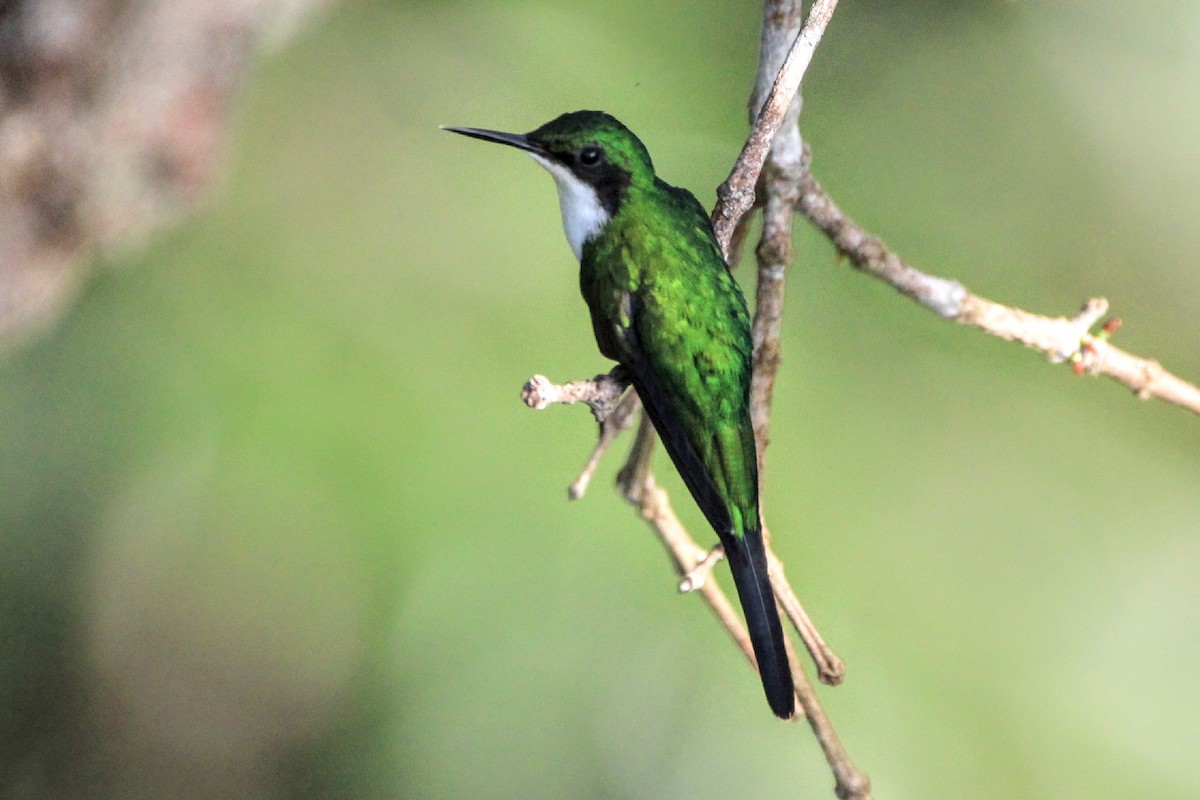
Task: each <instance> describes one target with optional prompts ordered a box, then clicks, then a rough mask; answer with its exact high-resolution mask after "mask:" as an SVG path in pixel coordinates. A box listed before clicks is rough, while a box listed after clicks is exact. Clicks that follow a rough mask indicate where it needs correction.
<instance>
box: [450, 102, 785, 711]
mask: <svg viewBox="0 0 1200 800" xmlns="http://www.w3.org/2000/svg"><path fill="white" fill-rule="evenodd" d="M445 130H448V131H451V132H453V133H460V134H462V135H464V136H470V137H473V138H476V139H482V140H484V141H487V142H497V143H499V144H504V145H508V146H510V147H515V148H516V149H518V150H523V151H525V152H526V153H528V154H529V155H530V156H532V157H533V160H534V161H536V162H537V163H538V164H540V165H541V166H542V167H544V168H545V169H546V170H547V171H548V172H549V173H550V175H551V177H552V178H553V179H554V183H555V185H556V186H557V189H558V203H559V209H560V211H561V212H562V224H563V231H564V232H565V233H566V236H567V243H568V244H569V245H570V247H571V252H573V253H574V254H575V258H576V259H577V260H578V261H579V288H580V291H581V293H582V294H583V298H584V300H585V301H586V302H587V306H588V310H589V312H590V314H591V321H592V331H593V333H594V334H595V337H596V344H597V345H598V346H599V348H600V352H601V353H602V354H603V355H604V356H605V357H607V358H610V359H612V360H614V361H616V362H617V363H618V364H619V365H620V366H621V368H622V369H623V370H624V372H625V374H626V375H627V376H628V378H629V380H630V382H631V383H632V385H633V388H634V389H635V390H636V391H637V393H638V396H639V397H640V398H641V401H642V406H643V407H644V408H645V410H646V413H647V414H648V415H649V417H650V421H651V422H652V423H653V425H654V428H655V430H656V431H657V433H658V436H659V439H661V440H662V443H663V445H664V447H665V448H666V450H667V454H668V455H669V456H670V457H671V460H672V461H673V462H674V464H675V467H676V468H677V469H678V470H679V474H680V476H681V477H682V478H683V482H684V484H685V485H686V486H687V488H688V490H689V492H691V495H692V497H693V498H694V499H695V501H696V504H697V505H698V506H699V507H700V510H701V511H702V512H703V513H704V516H705V518H706V519H707V520H708V523H709V524H710V525H712V527H713V530H714V531H716V534H717V537H718V539H719V540H720V542H721V546H722V548H723V549H724V551H725V558H726V560H727V561H728V562H729V567H730V570H731V572H732V574H733V582H734V585H735V586H736V587H737V593H738V598H739V599H740V600H741V605H742V612H743V614H744V615H745V617H746V627H747V629H748V630H749V632H750V641H751V644H752V645H753V648H754V655H755V660H756V661H757V662H758V671H759V676H760V677H761V679H762V684H763V689H764V691H765V692H766V695H767V703H768V704H769V705H770V707H771V710H772V711H773V712H774V713H775V714H776V715H777V716H779V717H781V718H783V719H788V718H790V717H791V716H792V715H793V713H794V711H795V696H794V689H793V685H792V674H791V669H790V667H789V664H788V657H787V651H786V650H785V648H784V639H783V628H782V626H781V625H780V621H779V612H778V610H777V608H776V606H775V595H774V593H773V591H772V590H771V582H770V579H769V578H768V576H767V557H766V549H765V547H764V545H763V538H762V522H761V519H760V517H759V508H758V454H757V450H756V445H755V441H754V430H753V427H752V426H751V424H750V374H751V351H752V349H753V343H752V339H751V335H750V315H749V312H748V311H747V309H746V299H745V297H744V296H743V295H742V290H741V288H740V287H739V286H738V284H737V281H736V280H735V279H734V277H733V275H732V274H731V273H730V271H729V267H728V266H727V264H726V263H725V258H724V256H723V255H722V254H721V248H720V246H719V245H718V244H717V240H716V236H715V235H714V234H713V229H712V224H711V223H710V222H709V218H708V214H706V213H705V211H704V207H703V206H701V205H700V202H699V201H698V200H697V199H696V198H695V196H694V195H692V194H691V192H688V191H687V190H686V189H680V188H677V187H675V186H671V185H670V184H668V183H666V182H664V181H663V180H662V179H661V178H659V177H658V175H657V174H656V173H655V171H654V164H653V162H652V161H651V160H650V153H649V152H648V151H647V150H646V146H645V145H644V144H642V141H641V140H640V139H638V137H637V136H635V135H634V134H633V132H632V131H630V130H629V129H628V128H626V127H625V126H624V125H622V124H621V123H620V122H618V121H617V120H616V119H615V118H613V117H612V116H610V115H608V114H606V113H604V112H601V111H575V112H571V113H568V114H563V115H561V116H559V117H556V118H555V119H553V120H551V121H550V122H547V123H546V124H544V125H542V126H541V127H539V128H536V129H534V130H532V131H530V132H529V133H524V134H519V133H502V132H500V131H493V130H486V129H482V128H457V127H449V126H447V127H445Z"/></svg>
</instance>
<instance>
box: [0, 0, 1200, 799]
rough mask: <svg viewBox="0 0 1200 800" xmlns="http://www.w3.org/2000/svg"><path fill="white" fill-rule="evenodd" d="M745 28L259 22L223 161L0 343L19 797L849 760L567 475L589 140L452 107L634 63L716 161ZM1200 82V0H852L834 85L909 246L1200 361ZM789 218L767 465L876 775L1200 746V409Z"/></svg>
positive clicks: (463, 782)
mask: <svg viewBox="0 0 1200 800" xmlns="http://www.w3.org/2000/svg"><path fill="white" fill-rule="evenodd" d="M758 27H759V7H758V5H757V4H752V3H745V4H733V3H726V2H715V1H714V0H709V1H708V2H697V3H691V4H688V5H687V7H686V9H684V8H681V7H680V6H679V5H678V4H671V3H646V2H613V3H604V4H595V3H592V4H578V5H572V6H567V5H564V4H557V3H549V2H516V3H511V2H510V3H499V2H493V3H443V2H437V3H416V2H406V3H383V2H375V3H368V2H363V3H352V4H349V5H347V6H344V7H341V8H340V9H337V10H335V11H334V12H331V13H330V14H328V15H327V16H326V17H325V18H324V19H323V20H320V21H318V22H317V24H314V25H312V26H310V28H309V29H308V30H307V31H306V33H304V34H303V35H302V36H301V37H300V39H299V40H298V41H297V42H295V43H294V44H293V45H292V46H290V47H289V48H288V49H286V50H285V51H283V52H281V53H278V54H276V55H275V56H273V57H271V58H269V59H268V60H267V61H266V62H265V63H264V64H263V65H262V66H261V68H260V69H259V70H258V71H257V72H256V74H255V77H254V79H253V81H252V84H251V85H250V87H249V88H248V91H247V92H246V93H245V95H244V98H243V103H242V107H241V113H240V115H239V118H238V122H237V127H236V130H235V131H234V136H233V140H232V143H231V147H230V152H229V158H228V168H227V181H226V185H225V186H224V187H222V188H221V189H220V190H219V191H218V192H217V193H216V195H215V197H214V199H213V201H212V202H211V203H210V204H209V206H208V207H207V208H206V210H204V211H203V212H202V213H201V214H199V215H198V216H197V217H194V218H193V219H192V220H191V221H189V222H187V223H186V224H184V225H182V226H180V227H178V228H176V229H175V230H174V231H173V232H170V233H167V234H165V235H162V236H160V237H159V238H158V239H156V241H155V242H154V243H152V245H151V246H149V247H148V248H146V249H144V250H142V251H139V252H136V253H131V254H128V255H127V257H126V258H125V259H124V260H123V261H122V262H121V263H114V264H109V265H106V268H105V269H103V270H101V271H100V272H99V273H98V274H97V276H96V277H95V278H94V279H93V280H92V281H91V282H90V283H89V285H88V286H87V287H86V289H85V291H84V294H83V296H82V297H81V298H80V301H79V302H78V304H77V306H76V307H75V308H74V309H73V311H72V313H71V314H70V315H69V317H68V318H67V319H66V320H65V321H64V322H63V323H62V324H61V325H59V326H58V327H57V328H56V329H55V330H54V331H52V332H51V333H50V334H49V335H48V336H46V337H44V338H43V339H42V340H41V341H39V342H37V343H36V344H35V345H33V346H32V347H29V348H27V349H25V350H24V351H23V352H21V353H19V354H16V355H13V356H9V357H7V358H6V360H5V361H4V362H3V363H2V364H0V441H3V442H4V443H5V445H4V447H3V451H2V453H0V519H2V529H0V535H2V537H3V538H2V542H0V544H2V549H0V604H2V605H0V781H2V784H3V785H2V794H3V795H4V796H7V797H24V798H43V797H56V798H59V797H106V798H107V797H112V798H127V797H128V798H141V797H178V798H202V797H214V798H215V797H241V798H285V797H319V798H324V797H330V798H333V797H346V798H375V797H379V798H383V797H389V798H394V797H420V798H429V799H430V800H433V799H435V798H462V797H500V798H507V797H520V798H562V797H576V798H618V797H654V798H684V797H687V798H694V797H730V796H736V797H748V798H749V797H753V798H784V797H796V796H800V797H832V791H831V787H832V778H831V777H830V776H829V774H828V772H827V770H826V769H825V767H824V764H823V761H822V758H821V755H820V753H819V751H818V749H817V747H816V745H815V743H814V742H813V741H812V738H811V736H810V734H809V731H808V729H807V726H805V725H803V724H800V725H795V726H790V727H789V726H785V725H782V724H780V723H777V722H776V721H775V720H774V719H773V718H772V717H771V715H770V714H769V712H768V710H767V708H766V706H765V704H764V702H763V700H762V697H761V690H760V688H759V686H758V683H757V681H756V680H755V679H754V678H753V677H752V675H751V674H750V672H749V670H747V669H746V667H745V665H744V663H742V660H741V657H740V656H739V655H738V654H737V653H736V652H735V650H734V649H733V648H732V647H731V646H730V645H729V643H728V642H727V641H726V639H725V637H724V634H723V633H722V632H721V631H720V630H719V628H718V627H717V626H716V625H715V624H714V623H713V621H712V620H711V619H710V616H709V614H708V613H707V612H706V611H705V609H704V608H703V607H702V604H701V603H700V602H699V601H698V600H696V599H693V598H687V597H684V598H680V597H679V596H677V595H676V594H675V592H674V578H673V577H672V575H671V572H670V569H669V567H668V565H667V561H666V559H665V558H664V556H663V555H662V553H661V551H660V548H659V546H658V544H657V543H656V542H655V541H654V540H653V539H652V537H651V536H650V535H649V533H648V532H647V530H646V529H645V528H644V526H643V525H642V523H641V522H640V521H639V520H638V519H637V518H636V517H635V515H634V514H633V513H632V512H631V510H630V509H629V508H627V507H625V506H624V505H623V504H622V502H621V501H620V500H619V499H618V497H617V496H616V495H615V494H614V493H613V492H611V491H610V490H609V488H608V486H609V483H610V481H611V478H612V476H613V474H614V471H615V469H616V466H617V465H618V463H619V460H620V458H619V456H613V457H610V459H609V460H608V462H607V463H606V464H605V465H604V467H603V468H602V470H601V473H600V475H599V476H598V478H597V480H596V481H595V482H594V484H593V487H592V490H591V492H590V494H589V495H588V496H587V497H586V498H585V499H583V500H581V501H580V502H577V503H574V504H571V503H568V502H567V500H566V493H565V487H566V485H567V484H568V483H569V482H570V480H571V479H572V478H573V476H574V474H575V472H576V470H577V469H578V467H579V466H580V465H581V464H582V461H583V459H584V458H585V456H586V454H587V452H588V450H589V448H590V446H591V444H592V441H593V433H594V424H593V422H592V420H591V418H590V416H589V415H588V413H587V412H586V411H585V410H583V409H564V408H554V409H551V410H548V411H545V412H542V413H534V412H531V411H529V410H527V409H525V408H524V407H523V406H522V405H521V404H520V403H519V402H518V400H517V394H518V391H519V389H520V387H521V384H522V383H523V382H524V381H525V379H526V378H527V377H528V376H530V375H531V374H533V373H535V372H540V373H544V374H546V375H549V376H551V377H552V378H555V379H559V380H566V379H570V378H578V377H586V376H590V375H592V374H594V373H596V372H598V371H601V370H603V369H605V368H606V366H605V362H604V361H603V359H602V358H601V357H600V356H599V355H598V353H597V352H596V350H595V346H594V343H593V342H592V340H591V331H590V327H589V324H588V322H587V318H586V313H585V310H584V307H583V304H582V301H581V300H580V299H579V297H578V290H577V273H576V267H575V265H574V263H573V261H572V258H571V256H570V253H569V251H568V249H567V247H566V244H565V242H564V241H563V237H562V233H561V229H560V225H559V220H558V210H557V202H556V199H555V196H554V191H553V185H552V183H551V182H550V181H549V180H548V178H547V177H546V176H545V175H544V174H543V173H542V172H541V171H540V170H538V169H537V168H536V167H535V166H534V165H533V164H531V163H530V162H529V161H528V159H524V158H522V157H520V156H519V155H518V154H515V153H512V152H505V151H501V150H500V149H498V148H494V147H487V146H485V145H483V144H480V143H475V142H468V141H466V140H464V139H461V138H459V137H452V136H449V135H447V134H445V133H442V132H440V131H439V130H438V127H437V126H438V124H443V123H444V124H459V125H476V126H483V127H493V128H499V129H504V130H528V129H530V128H532V127H534V126H536V125H537V124H540V123H541V122H543V121H545V120H546V119H549V118H550V117H552V116H554V115H556V114H558V113H559V112H562V111H567V110H574V109H577V108H602V109H605V110H608V111H610V112H612V113H614V114H616V115H617V116H618V117H620V118H621V119H622V120H623V121H624V122H626V123H627V124H628V125H629V126H630V127H631V128H633V129H634V130H635V131H637V132H638V134H639V135H640V136H641V137H642V138H643V140H644V141H645V142H646V143H647V145H648V146H649V148H650V150H651V152H652V153H653V154H654V156H655V160H656V163H657V165H658V167H659V170H660V173H662V174H663V175H664V176H665V177H666V178H667V179H668V180H670V181H671V182H673V183H677V184H680V185H684V186H688V187H690V188H692V189H693V190H694V191H695V192H696V193H697V195H698V196H699V197H700V198H701V200H702V202H704V203H705V204H706V205H711V203H712V201H713V199H714V193H713V187H715V186H716V185H717V183H719V181H720V180H722V179H723V178H724V176H725V174H726V172H727V170H728V168H729V166H730V164H731V163H732V160H733V158H734V156H735V154H736V152H737V150H738V148H739V146H740V143H741V137H742V135H743V132H744V130H745V119H744V117H745V113H744V98H745V96H746V94H747V93H748V90H749V88H750V84H751V80H752V74H753V70H754V65H755V57H756V46H757V36H758ZM1198 92H1200V7H1198V6H1197V5H1196V4H1194V3H1168V2H1156V3H1151V4H1149V6H1145V5H1143V6H1141V7H1139V11H1138V12H1137V13H1136V14H1131V13H1128V11H1127V8H1126V6H1125V4H1120V3H1117V2H1115V1H1113V0H1110V1H1109V2H1091V3H1057V4H1047V5H1046V6H1045V7H1039V6H1038V5H1037V4H1016V3H1008V2H979V3H949V2H933V1H932V0H930V1H928V2H917V3H883V2H863V3H846V4H843V7H842V8H841V9H839V11H838V13H837V15H836V17H835V18H834V20H833V23H832V25H831V26H830V28H829V31H828V33H827V36H826V39H825V41H824V43H823V44H822V45H821V47H820V49H819V50H818V52H817V55H816V59H815V62H814V64H813V66H812V69H811V71H810V73H809V77H808V79H807V81H806V87H805V108H804V114H803V116H802V118H801V124H802V130H803V132H804V134H805V136H806V138H807V139H808V140H809V142H810V143H811V145H812V147H813V150H814V164H815V166H814V169H815V171H816V173H817V175H818V177H819V178H820V179H821V180H822V182H823V183H824V184H825V185H826V187H827V188H828V189H829V191H830V192H831V193H832V194H833V196H834V197H835V198H836V199H837V200H838V202H839V203H841V204H842V206H843V207H844V208H845V210H846V211H847V212H848V213H850V214H851V215H852V216H855V217H856V218H857V219H859V220H860V221H861V222H862V223H863V224H865V225H866V226H867V227H868V228H870V229H872V230H873V231H875V232H877V233H879V234H880V235H881V236H883V237H884V238H885V239H886V240H887V241H888V242H889V243H890V244H891V245H893V246H894V247H895V248H896V249H897V250H898V251H899V252H900V253H901V254H902V255H903V256H904V257H905V258H907V259H908V260H910V261H911V262H912V263H913V264H914V265H916V266H919V267H921V268H925V269H927V270H929V271H931V272H934V273H937V274H943V275H947V276H950V277H955V278H957V279H959V280H961V281H963V282H964V283H965V284H966V285H967V286H968V287H970V288H972V289H973V290H975V291H977V292H979V293H981V294H983V295H985V296H988V297H991V298H993V299H996V300H999V301H1001V302H1006V303H1011V304H1015V305H1020V306H1023V307H1026V308H1029V309H1031V310H1036V311H1041V312H1045V313H1050V314H1059V313H1067V314H1069V313H1074V311H1075V310H1076V309H1077V307H1078V306H1079V304H1080V303H1081V302H1082V301H1083V300H1084V299H1086V298H1087V297H1089V296H1091V295H1094V294H1104V295H1106V296H1107V297H1108V298H1109V299H1110V300H1111V301H1112V304H1113V313H1114V314H1115V315H1118V316H1121V317H1123V318H1124V319H1125V320H1126V326H1125V328H1123V329H1122V331H1121V332H1120V333H1119V334H1118V342H1119V343H1120V344H1121V345H1122V346H1124V347H1126V348H1128V349H1131V350H1133V351H1134V352H1139V353H1145V354H1148V355H1152V356H1154V357H1156V358H1158V359H1160V360H1161V361H1162V362H1163V363H1164V364H1165V365H1167V366H1168V367H1169V368H1173V369H1175V370H1176V371H1178V372H1179V373H1181V374H1182V375H1184V376H1190V377H1191V378H1193V379H1195V378H1197V377H1200V354H1198V350H1197V346H1196V343H1197V341H1200V314H1197V308H1200V270H1197V268H1196V259H1195V253H1196V252H1197V251H1198V250H1200V225H1198V224H1197V222H1196V210H1197V208H1200V188H1198V186H1200V145H1198V144H1197V141H1198V140H1197V137H1196V130H1197V128H1198V127H1200V103H1198V102H1197V101H1196V98H1197V95H1198ZM796 242H797V247H798V252H799V256H800V258H799V261H798V264H797V266H796V268H795V269H794V270H793V271H792V273H791V280H790V285H789V287H788V302H789V308H788V318H787V324H786V330H785V341H784V358H785V361H784V370H783V373H782V375H781V378H780V382H779V386H778V393H777V401H776V406H775V415H774V421H773V427H772V432H773V439H774V441H773V444H772V447H771V449H770V451H769V453H768V462H769V465H768V470H767V473H766V476H765V486H764V492H765V507H766V510H767V514H768V519H769V522H770V525H771V529H772V531H773V532H774V535H775V546H776V549H777V551H778V552H779V554H780V555H781V556H782V557H783V558H784V560H785V562H786V563H787V565H788V567H789V574H790V576H791V577H792V579H793V582H794V584H795V585H796V586H797V588H798V590H799V591H800V594H801V595H802V598H803V599H804V601H805V603H806V605H807V607H808V609H809V611H810V613H811V614H812V615H813V617H814V618H815V620H816V621H817V623H818V625H819V626H820V628H821V630H822V632H823V633H824V635H825V636H826V638H827V639H828V641H829V642H830V644H831V645H832V646H833V647H834V649H835V650H837V651H838V652H839V654H840V655H841V656H842V657H843V658H844V659H845V660H846V662H847V664H848V674H847V680H846V682H845V684H844V685H843V686H841V687H839V688H837V689H825V690H823V691H822V696H823V698H824V699H825V701H826V702H827V704H828V708H829V711H830V714H831V715H832V717H833V719H834V721H835V723H836V724H837V726H838V729H839V731H840V733H841V735H842V737H843V740H844V742H845V744H846V746H847V748H848V749H849V751H850V753H851V755H852V756H853V757H854V758H855V760H856V761H857V763H858V764H859V766H860V767H861V768H862V769H864V770H865V771H867V772H868V773H869V774H870V775H871V777H872V779H873V783H874V786H875V796H876V797H878V798H943V797H973V798H1005V799H1006V800H1007V799H1008V798H1013V797H1021V798H1050V797H1053V798H1129V797H1155V798H1196V797H1200V758H1197V757H1196V754H1197V752H1198V751H1200V723H1198V722H1197V720H1198V719H1200V693H1198V692H1197V690H1196V687H1195V678H1196V676H1197V675H1198V674H1200V580H1197V573H1198V572H1200V536H1198V534H1200V502H1198V498H1197V488H1198V487H1200V459H1198V458H1197V451H1198V447H1200V424H1198V421H1197V420H1196V419H1195V418H1194V417H1192V416H1191V415H1189V414H1188V413H1187V412H1184V411H1181V410H1179V409H1176V408H1172V407H1168V406H1166V405H1163V404H1159V403H1148V404H1140V403H1138V402H1137V401H1136V400H1135V399H1133V398H1132V397H1131V396H1130V395H1129V393H1128V392H1126V391H1125V390H1123V389H1122V388H1120V387H1118V386H1116V385H1115V384H1112V383H1110V382H1107V381H1096V380H1091V379H1080V378H1076V377H1075V376H1074V375H1072V373H1071V371H1070V370H1069V369H1067V368H1065V367H1058V368H1054V367H1050V366H1047V365H1046V364H1045V363H1044V362H1043V361H1042V360H1040V359H1039V358H1038V357H1037V356H1036V355H1035V354H1031V353H1028V352H1025V351H1023V350H1021V349H1019V348H1018V347H1016V346H1014V345H1010V344H1006V343H1003V342H999V341H997V340H993V339H990V338H988V337H985V336H983V335H981V334H978V333H976V332H973V331H969V330H965V329H961V328H957V327H955V326H952V325H949V324H947V323H944V322H941V321H939V320H937V319H935V318H934V317H933V316H931V315H930V314H928V313H926V312H924V311H922V310H920V309H918V308H917V307H916V306H914V305H913V304H911V303H910V302H908V301H907V300H904V299H902V298H900V297H899V296H897V295H896V294H895V293H894V292H892V291H891V290H890V289H888V288H886V287H884V286H882V285H880V284H878V283H876V282H874V281H871V280H869V279H867V278H865V277H863V276H861V275H858V274H855V273H854V272H853V271H852V270H851V269H850V268H848V267H847V266H846V265H845V264H844V263H842V262H839V261H838V260H837V259H836V258H835V256H834V254H833V252H832V250H831V248H830V247H829V246H828V245H827V244H826V243H825V242H824V241H823V240H821V238H820V237H818V236H816V235H815V234H814V233H813V232H812V231H811V230H810V229H808V228H807V227H805V226H804V224H803V223H801V224H800V225H799V226H798V228H797V232H796ZM739 274H740V275H741V277H742V278H743V280H748V279H749V278H750V277H751V276H750V275H749V270H748V268H747V267H743V268H742V270H740V273H739ZM659 462H660V463H659V467H660V468H659V472H660V473H661V477H662V480H663V481H664V482H665V483H667V484H668V485H669V486H670V487H672V488H673V490H674V492H675V494H674V497H675V498H676V501H677V505H678V506H680V508H681V510H682V512H683V514H684V516H685V520H686V521H687V522H688V523H689V524H690V526H691V528H692V530H693V531H694V532H695V533H696V534H697V535H698V538H700V539H701V540H702V541H705V542H707V541H710V540H711V539H712V538H713V537H712V536H710V535H709V534H707V533H704V532H703V526H702V524H701V520H700V518H699V514H698V513H696V512H695V510H694V509H693V508H692V507H691V505H690V503H689V502H687V501H686V498H685V495H684V493H683V491H682V489H681V487H680V484H679V483H678V480H677V478H676V477H675V476H674V475H673V473H672V470H671V468H670V466H669V464H667V463H666V461H665V459H663V458H661V457H660V459H659Z"/></svg>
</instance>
